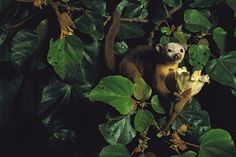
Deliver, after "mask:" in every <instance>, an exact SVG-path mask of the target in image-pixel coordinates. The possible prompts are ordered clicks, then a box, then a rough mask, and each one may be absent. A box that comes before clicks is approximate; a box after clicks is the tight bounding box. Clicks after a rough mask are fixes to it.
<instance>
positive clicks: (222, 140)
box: [199, 129, 234, 157]
mask: <svg viewBox="0 0 236 157" xmlns="http://www.w3.org/2000/svg"><path fill="white" fill-rule="evenodd" d="M200 141H201V144H200V150H199V157H233V156H234V155H233V149H234V142H233V140H232V138H231V136H230V134H229V133H228V132H227V131H225V130H222V129H212V130H209V131H208V132H206V133H205V134H204V135H203V136H202V137H201V139H200Z"/></svg>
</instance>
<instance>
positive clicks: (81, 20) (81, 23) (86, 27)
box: [75, 15, 96, 34]
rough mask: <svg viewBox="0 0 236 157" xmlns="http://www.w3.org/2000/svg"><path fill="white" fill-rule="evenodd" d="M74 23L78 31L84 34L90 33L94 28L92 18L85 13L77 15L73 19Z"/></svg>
mask: <svg viewBox="0 0 236 157" xmlns="http://www.w3.org/2000/svg"><path fill="white" fill-rule="evenodd" d="M75 25H76V27H77V28H78V30H79V31H81V32H82V33H85V34H88V33H91V32H93V31H95V29H96V26H95V23H94V20H93V19H92V18H90V17H89V16H86V15H82V16H79V17H78V18H77V19H76V20H75Z"/></svg>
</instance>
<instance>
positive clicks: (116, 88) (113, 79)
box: [89, 76, 134, 114]
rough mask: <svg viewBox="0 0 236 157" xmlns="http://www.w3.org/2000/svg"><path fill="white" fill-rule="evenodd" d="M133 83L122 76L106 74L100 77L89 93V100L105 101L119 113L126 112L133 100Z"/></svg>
mask: <svg viewBox="0 0 236 157" xmlns="http://www.w3.org/2000/svg"><path fill="white" fill-rule="evenodd" d="M133 92H134V90H133V83H132V82H131V81H130V80H129V79H127V78H125V77H122V76H108V77H104V78H103V79H101V81H100V82H99V84H98V85H97V86H96V87H95V88H94V89H93V91H92V92H91V93H90V96H89V98H90V100H92V101H101V102H104V103H107V104H109V105H111V106H113V107H115V109H116V110H117V111H119V112H120V113H121V114H128V113H129V112H130V111H131V110H132V108H133V103H134V100H133V99H132V97H131V96H132V95H133Z"/></svg>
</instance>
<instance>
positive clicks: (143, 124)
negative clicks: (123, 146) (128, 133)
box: [134, 109, 154, 132]
mask: <svg viewBox="0 0 236 157" xmlns="http://www.w3.org/2000/svg"><path fill="white" fill-rule="evenodd" d="M153 122H154V116H153V114H152V113H151V112H150V111H148V110H146V109H145V110H144V109H140V110H138V113H137V114H136V115H135V118H134V128H135V130H137V131H138V132H143V131H145V130H146V129H148V128H149V127H150V126H151V125H152V124H153Z"/></svg>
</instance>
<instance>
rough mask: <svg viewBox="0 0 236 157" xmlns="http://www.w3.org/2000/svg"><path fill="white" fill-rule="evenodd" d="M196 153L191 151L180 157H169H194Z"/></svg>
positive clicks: (176, 156) (179, 156) (177, 156)
mask: <svg viewBox="0 0 236 157" xmlns="http://www.w3.org/2000/svg"><path fill="white" fill-rule="evenodd" d="M196 156H197V153H195V152H193V151H187V152H185V153H184V154H181V155H173V156H171V157H196Z"/></svg>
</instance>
